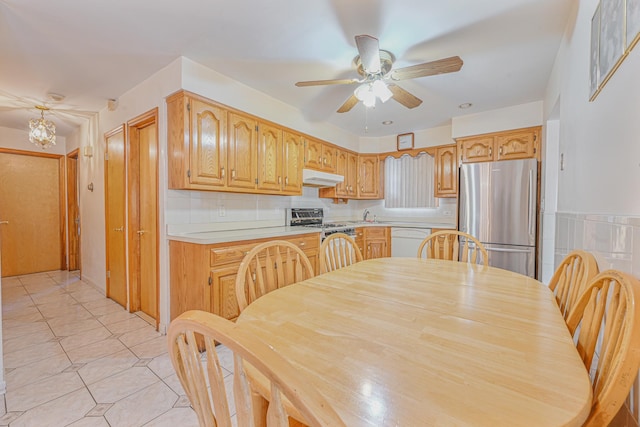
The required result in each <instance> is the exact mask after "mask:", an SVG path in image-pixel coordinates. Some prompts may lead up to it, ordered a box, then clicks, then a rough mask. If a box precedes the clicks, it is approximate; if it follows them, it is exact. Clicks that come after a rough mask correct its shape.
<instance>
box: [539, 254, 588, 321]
mask: <svg viewBox="0 0 640 427" xmlns="http://www.w3.org/2000/svg"><path fill="white" fill-rule="evenodd" d="M597 274H598V263H597V262H596V259H595V258H594V256H593V255H592V254H590V253H589V252H586V251H582V250H576V251H572V252H570V253H569V254H568V255H567V256H566V257H565V258H564V259H563V260H562V262H561V263H560V265H559V266H558V268H556V271H555V273H554V274H553V277H552V278H551V280H550V281H549V289H551V290H552V291H553V293H554V294H555V297H556V302H557V303H558V308H560V312H561V313H562V316H563V317H564V318H565V320H566V319H567V317H568V316H569V312H570V311H571V309H572V308H573V305H574V304H575V302H576V301H577V299H578V297H579V296H580V294H581V293H582V290H583V289H584V287H585V286H586V285H587V283H589V282H590V281H591V280H592V279H593V278H594V277H595V276H596V275H597Z"/></svg>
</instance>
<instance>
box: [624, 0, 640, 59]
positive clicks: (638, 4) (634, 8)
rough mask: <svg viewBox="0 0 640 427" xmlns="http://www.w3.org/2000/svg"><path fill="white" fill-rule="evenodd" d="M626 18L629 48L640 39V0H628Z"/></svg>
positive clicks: (627, 45)
mask: <svg viewBox="0 0 640 427" xmlns="http://www.w3.org/2000/svg"><path fill="white" fill-rule="evenodd" d="M626 19H627V34H626V47H627V50H629V49H632V48H633V46H635V44H636V43H637V42H638V39H640V0H627V10H626Z"/></svg>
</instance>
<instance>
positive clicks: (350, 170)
mask: <svg viewBox="0 0 640 427" xmlns="http://www.w3.org/2000/svg"><path fill="white" fill-rule="evenodd" d="M344 179H345V181H346V182H347V195H348V196H349V197H355V196H356V195H357V194H358V155H357V154H353V153H349V154H348V155H347V174H346V175H345V176H344Z"/></svg>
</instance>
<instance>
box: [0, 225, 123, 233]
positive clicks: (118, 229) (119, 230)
mask: <svg viewBox="0 0 640 427" xmlns="http://www.w3.org/2000/svg"><path fill="white" fill-rule="evenodd" d="M7 224H8V222H7ZM113 231H118V232H120V233H122V232H123V231H124V225H123V226H122V227H118V228H114V229H113Z"/></svg>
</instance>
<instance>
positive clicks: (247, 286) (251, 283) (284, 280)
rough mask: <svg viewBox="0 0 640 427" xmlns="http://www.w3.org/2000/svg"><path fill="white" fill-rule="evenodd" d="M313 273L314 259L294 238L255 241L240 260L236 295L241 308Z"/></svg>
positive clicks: (307, 277)
mask: <svg viewBox="0 0 640 427" xmlns="http://www.w3.org/2000/svg"><path fill="white" fill-rule="evenodd" d="M311 277H313V267H312V266H311V261H309V258H307V256H306V255H305V254H304V252H303V251H302V250H301V249H300V248H299V247H297V246H296V245H294V244H293V243H291V242H288V241H285V240H273V241H271V242H265V243H262V244H259V245H256V247H254V248H253V249H252V250H250V251H249V252H248V253H247V255H245V257H244V259H243V260H242V262H241V263H240V267H239V268H238V275H237V276H236V299H237V301H238V307H239V309H240V311H242V310H244V309H245V308H246V307H247V305H249V304H250V303H251V302H253V301H255V300H256V299H258V298H260V297H261V296H263V295H265V294H267V293H269V292H271V291H274V290H276V289H279V288H282V287H283V286H287V285H291V284H293V283H296V282H301V281H303V280H306V279H309V278H311Z"/></svg>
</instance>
